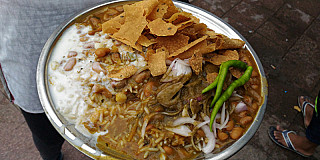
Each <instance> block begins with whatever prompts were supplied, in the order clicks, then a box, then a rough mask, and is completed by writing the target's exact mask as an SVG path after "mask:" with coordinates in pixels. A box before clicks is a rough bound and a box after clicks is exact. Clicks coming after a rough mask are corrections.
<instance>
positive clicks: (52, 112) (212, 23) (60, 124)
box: [37, 0, 268, 159]
mask: <svg viewBox="0 0 320 160" xmlns="http://www.w3.org/2000/svg"><path fill="white" fill-rule="evenodd" d="M127 2H128V1H126V0H115V1H106V2H103V3H101V4H98V5H95V6H92V7H89V8H87V9H84V10H82V11H81V12H79V13H77V14H75V15H74V16H72V17H71V18H70V19H68V20H66V21H65V22H64V23H62V24H61V25H60V26H59V27H58V28H57V29H56V30H55V31H54V32H53V33H52V35H51V36H50V37H49V39H48V41H47V42H46V44H45V46H44V47H43V50H42V53H41V55H40V58H39V62H38V68H37V88H38V94H39V98H40V101H41V104H42V106H43V109H44V111H45V113H46V115H47V117H48V118H49V120H50V122H51V123H52V125H53V126H54V127H55V128H56V129H57V131H58V132H59V133H60V134H61V135H62V136H63V137H64V138H65V139H66V140H67V141H68V142H69V143H70V144H72V145H73V146H74V147H76V148H77V149H78V150H79V151H81V152H83V153H84V154H86V155H87V156H89V157H91V158H94V159H112V158H111V157H116V158H120V159H127V158H129V157H126V156H125V155H121V154H118V153H117V152H115V151H112V150H110V152H109V153H107V154H108V155H107V154H106V153H103V152H102V151H100V150H99V149H97V147H95V146H91V145H90V142H92V141H94V139H89V138H87V137H85V136H83V135H82V134H81V133H79V132H78V131H77V130H76V129H75V128H74V125H73V124H70V123H69V122H68V121H67V120H66V119H65V118H64V117H63V116H62V115H61V114H60V113H59V112H58V111H57V110H56V109H55V106H54V104H55V103H54V102H53V101H52V98H51V95H50V92H49V89H48V85H49V82H48V73H47V72H48V62H49V61H50V57H51V52H52V49H53V48H54V47H55V44H56V42H57V41H58V40H59V37H60V36H61V35H62V34H63V31H64V30H65V29H66V28H68V27H69V26H71V25H72V24H74V23H75V22H76V21H77V20H79V19H81V18H83V17H84V16H86V15H88V14H90V13H92V12H95V11H97V10H100V9H103V7H105V6H112V5H117V4H119V3H127ZM174 4H175V5H176V6H177V7H179V8H181V9H182V10H184V11H186V12H189V13H192V14H193V15H194V16H196V17H198V18H199V19H200V21H201V22H202V23H205V24H206V25H207V26H208V27H209V28H211V29H213V30H214V31H215V32H217V33H222V34H224V35H226V36H228V37H230V38H237V39H241V40H243V41H245V42H246V45H245V46H246V47H247V48H248V50H249V51H250V52H251V54H252V56H253V57H254V60H255V61H256V63H257V65H258V69H259V72H260V74H261V84H262V87H261V88H262V91H261V92H262V96H263V98H264V101H263V104H262V106H261V107H260V109H259V111H258V113H257V116H256V117H255V120H254V121H253V123H252V125H251V127H250V128H249V129H248V131H247V132H246V133H245V134H244V135H243V136H242V137H241V138H240V139H239V140H237V141H236V142H235V143H233V144H232V145H231V146H230V147H228V148H227V149H225V150H224V151H222V152H220V153H217V154H207V155H200V156H199V157H198V158H199V159H202V158H204V159H226V158H228V157H230V156H232V155H233V154H235V153H236V152H237V151H239V150H240V149H241V148H242V147H243V146H244V145H245V144H246V143H247V142H248V141H249V140H250V139H251V138H252V136H253V135H254V134H255V132H256V131H257V129H258V127H259V125H260V124H261V121H262V119H263V115H264V113H265V109H266V105H267V92H268V90H267V86H268V85H267V81H266V77H265V73H264V70H263V67H262V64H261V62H260V60H259V58H258V56H257V54H256V53H255V51H254V50H253V49H252V47H251V46H250V44H249V43H248V41H247V40H246V39H245V38H244V37H243V36H242V35H241V34H240V33H239V32H238V31H236V30H235V29H234V28H233V27H231V26H230V25H229V24H227V23H226V22H224V21H223V20H222V19H220V18H219V17H217V16H215V15H214V14H212V13H210V12H208V11H205V10H203V9H201V8H198V7H196V6H193V5H190V4H186V3H183V2H178V1H174Z"/></svg>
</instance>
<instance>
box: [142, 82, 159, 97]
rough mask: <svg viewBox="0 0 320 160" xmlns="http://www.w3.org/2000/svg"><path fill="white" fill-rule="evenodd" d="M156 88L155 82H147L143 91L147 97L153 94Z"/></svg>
mask: <svg viewBox="0 0 320 160" xmlns="http://www.w3.org/2000/svg"><path fill="white" fill-rule="evenodd" d="M156 90H157V86H156V83H155V82H148V83H147V84H145V86H144V90H143V92H144V95H145V96H146V97H149V96H151V95H154V94H155V91H156Z"/></svg>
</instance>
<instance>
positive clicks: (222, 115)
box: [220, 103, 226, 124]
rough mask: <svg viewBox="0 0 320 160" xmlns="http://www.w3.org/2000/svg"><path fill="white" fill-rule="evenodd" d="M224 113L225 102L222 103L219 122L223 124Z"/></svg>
mask: <svg viewBox="0 0 320 160" xmlns="http://www.w3.org/2000/svg"><path fill="white" fill-rule="evenodd" d="M225 113H226V103H223V106H222V111H221V118H220V124H223V122H224V117H225V116H226V115H225Z"/></svg>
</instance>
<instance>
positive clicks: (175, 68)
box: [160, 58, 192, 82]
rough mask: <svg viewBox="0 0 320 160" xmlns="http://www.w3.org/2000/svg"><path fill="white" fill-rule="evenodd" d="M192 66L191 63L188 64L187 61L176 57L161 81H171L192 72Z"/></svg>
mask: <svg viewBox="0 0 320 160" xmlns="http://www.w3.org/2000/svg"><path fill="white" fill-rule="evenodd" d="M191 72H192V70H191V67H190V65H189V64H187V63H186V62H185V61H183V60H181V59H179V58H176V59H175V60H173V62H172V63H171V64H170V66H169V68H168V70H167V72H166V73H165V74H164V75H163V77H162V78H161V80H160V81H161V82H171V81H173V80H175V79H177V78H180V76H183V75H185V74H189V73H191Z"/></svg>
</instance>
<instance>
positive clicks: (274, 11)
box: [0, 0, 320, 160]
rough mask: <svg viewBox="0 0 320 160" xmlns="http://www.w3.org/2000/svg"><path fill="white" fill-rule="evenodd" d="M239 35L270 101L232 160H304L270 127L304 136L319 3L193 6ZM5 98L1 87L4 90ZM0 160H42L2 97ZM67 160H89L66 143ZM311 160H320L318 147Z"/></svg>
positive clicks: (315, 73)
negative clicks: (256, 61) (255, 60)
mask: <svg viewBox="0 0 320 160" xmlns="http://www.w3.org/2000/svg"><path fill="white" fill-rule="evenodd" d="M192 4H194V5H196V6H199V7H201V8H204V9H206V10H208V11H210V12H212V13H214V14H216V15H217V16H219V17H222V18H223V19H224V20H225V21H227V22H228V23H229V24H231V25H232V26H233V27H234V28H235V29H237V30H238V31H239V32H240V33H241V34H242V35H243V36H244V37H245V38H246V39H247V40H248V41H249V43H250V44H251V45H252V46H253V48H254V50H255V51H256V52H257V54H258V56H259V58H260V60H261V62H262V64H263V66H264V70H265V72H266V75H267V80H268V84H269V96H268V105H267V110H266V114H265V116H264V119H263V121H262V124H261V126H260V128H259V130H258V131H257V133H256V134H255V135H254V137H253V138H252V139H251V140H250V141H249V143H248V144H247V145H246V146H245V147H244V148H243V149H242V150H240V151H239V152H238V153H237V154H235V155H234V156H233V157H231V158H230V159H252V160H255V159H272V160H273V159H281V160H283V159H303V158H302V157H301V156H298V155H297V154H295V153H293V152H290V151H287V150H285V149H282V148H280V147H278V146H277V145H275V144H274V143H272V142H271V141H270V139H269V138H268V135H267V129H268V127H269V126H270V125H276V124H281V125H282V126H283V127H285V128H288V129H292V130H295V131H297V133H298V134H300V135H303V134H304V127H303V122H302V115H301V113H299V112H297V111H296V110H294V109H293V106H295V105H297V102H296V101H297V96H299V95H309V96H311V97H315V96H316V95H317V92H318V91H319V90H320V72H319V71H320V50H319V48H320V43H319V42H320V32H319V28H320V16H319V13H320V10H319V8H320V1H319V0H193V1H192ZM0 88H1V91H2V92H3V89H2V86H0ZM0 128H1V132H0V137H1V145H0V159H4V160H7V159H9V160H12V159H14V160H15V159H19V160H20V159H21V160H30V159H32V160H37V159H40V156H39V154H38V153H37V151H36V149H35V147H34V145H33V142H32V139H31V133H30V131H29V130H28V128H27V125H26V123H25V121H24V119H23V117H22V115H21V114H20V113H19V111H18V110H17V109H16V108H15V107H14V106H13V105H12V104H10V102H8V100H7V99H6V98H5V96H4V94H1V93H0ZM63 152H64V153H65V159H66V160H78V159H89V158H87V157H85V155H83V154H82V153H80V152H79V151H77V150H76V149H74V148H73V147H72V146H71V145H69V144H67V143H65V144H64V146H63ZM308 159H320V147H318V148H317V151H316V153H315V154H314V155H313V156H312V157H310V158H308Z"/></svg>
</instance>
